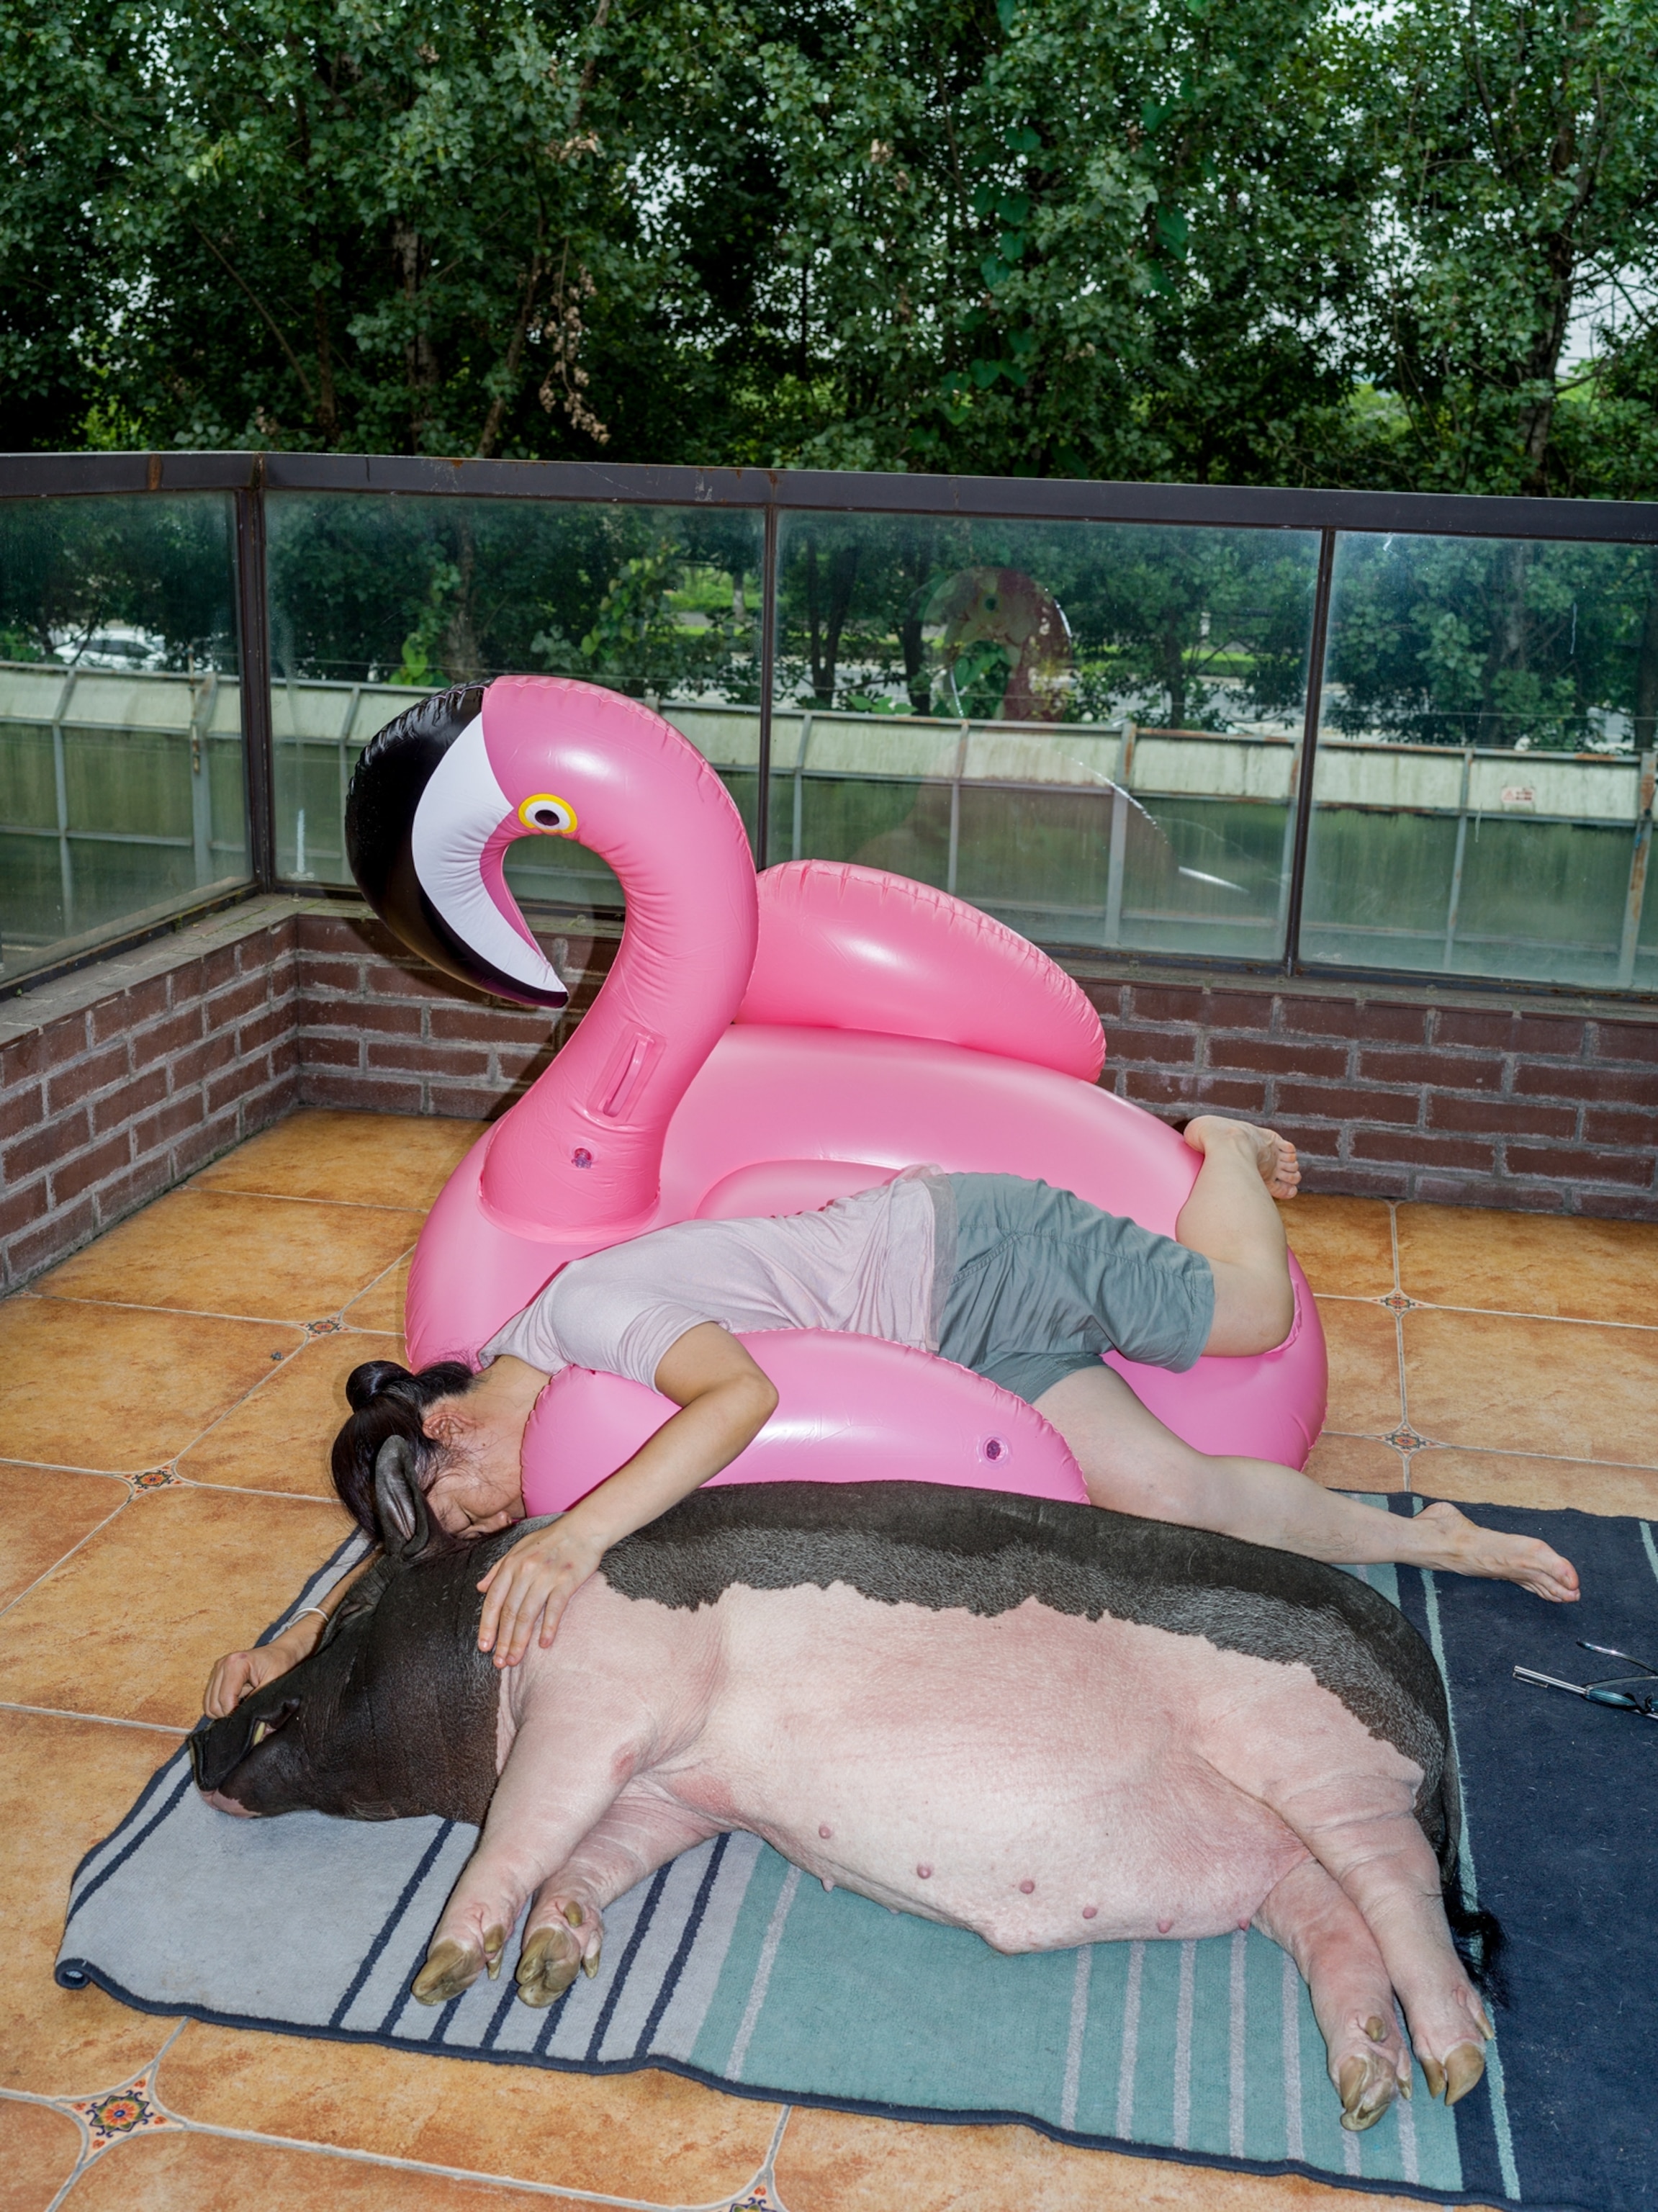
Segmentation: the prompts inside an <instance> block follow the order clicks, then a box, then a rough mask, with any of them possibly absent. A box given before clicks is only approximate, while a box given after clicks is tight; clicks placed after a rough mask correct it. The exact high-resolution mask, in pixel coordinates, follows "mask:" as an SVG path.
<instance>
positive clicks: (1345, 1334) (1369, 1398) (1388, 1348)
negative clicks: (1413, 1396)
mask: <svg viewBox="0 0 1658 2212" xmlns="http://www.w3.org/2000/svg"><path fill="white" fill-rule="evenodd" d="M1318 1317H1319V1319H1320V1320H1321V1322H1323V1324H1324V1340H1325V1342H1326V1344H1327V1346H1328V1347H1329V1354H1330V1404H1329V1409H1328V1411H1327V1413H1326V1414H1325V1417H1324V1418H1325V1420H1326V1423H1327V1425H1328V1426H1329V1427H1331V1428H1333V1429H1336V1430H1339V1431H1340V1432H1341V1433H1342V1434H1343V1435H1344V1436H1367V1437H1385V1436H1386V1435H1387V1434H1388V1431H1389V1430H1390V1429H1396V1428H1397V1427H1398V1426H1399V1423H1400V1410H1401V1406H1402V1401H1401V1399H1400V1387H1399V1338H1398V1334H1397V1330H1396V1327H1395V1324H1394V1316H1392V1314H1391V1313H1389V1312H1388V1309H1387V1307H1386V1306H1378V1305H1371V1304H1360V1303H1359V1302H1358V1301H1357V1300H1350V1299H1345V1298H1321V1299H1320V1300H1319V1302H1318Z"/></svg>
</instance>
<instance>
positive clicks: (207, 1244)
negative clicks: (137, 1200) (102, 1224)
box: [34, 1190, 421, 1322]
mask: <svg viewBox="0 0 1658 2212" xmlns="http://www.w3.org/2000/svg"><path fill="white" fill-rule="evenodd" d="M420 1225H421V1217H420V1215H418V1214H416V1213H409V1212H392V1211H391V1210H389V1209H386V1208H380V1207H375V1206H322V1205H314V1204H313V1203H312V1202H311V1201H310V1200H302V1199H284V1198H255V1197H252V1196H248V1195H245V1194H243V1193H241V1192H240V1191H213V1190H175V1191H173V1193H171V1194H170V1195H169V1196H167V1197H166V1198H158V1199H157V1200H156V1201H155V1205H154V1206H146V1207H145V1208H144V1211H143V1212H142V1213H139V1214H136V1215H135V1216H134V1217H133V1218H132V1219H131V1221H124V1222H122V1223H121V1225H120V1226H119V1227H118V1228H117V1229H112V1230H111V1231H109V1234H108V1235H107V1236H106V1237H100V1238H99V1239H98V1242H97V1243H95V1244H93V1245H89V1246H88V1249H86V1250H85V1251H84V1252H79V1253H77V1254H76V1256H75V1258H74V1259H72V1260H66V1261H64V1264H63V1266H62V1267H54V1268H53V1269H52V1273H50V1274H48V1275H43V1276H42V1277H41V1279H40V1280H39V1282H38V1283H37V1284H36V1285H34V1288H35V1290H36V1291H37V1292H38V1293H39V1296H40V1297H47V1298H59V1299H68V1298H107V1299H112V1300H115V1301H118V1302H119V1303H120V1304H125V1305H137V1306H161V1307H166V1308H170V1309H172V1310H175V1311H176V1310H189V1311H191V1312H192V1313H207V1314H240V1315H246V1316H250V1317H254V1318H258V1319H264V1320H269V1321H288V1322H306V1321H315V1320H318V1319H320V1318H321V1317H322V1316H325V1315H328V1314H334V1313H337V1312H338V1311H339V1310H340V1308H341V1307H342V1306H343V1304H345V1302H346V1300H347V1299H348V1298H349V1297H355V1295H356V1293H357V1292H358V1291H361V1289H363V1288H364V1287H365V1285H367V1284H369V1283H371V1282H373V1280H374V1278H375V1276H376V1275H379V1274H380V1273H383V1272H384V1270H385V1269H386V1268H387V1267H390V1266H391V1264H392V1261H394V1260H395V1259H397V1258H398V1255H399V1254H400V1253H402V1252H404V1251H406V1250H407V1249H408V1248H409V1246H410V1245H411V1244H412V1243H414V1241H415V1237H416V1234H417V1233H418V1231H419V1229H420Z"/></svg>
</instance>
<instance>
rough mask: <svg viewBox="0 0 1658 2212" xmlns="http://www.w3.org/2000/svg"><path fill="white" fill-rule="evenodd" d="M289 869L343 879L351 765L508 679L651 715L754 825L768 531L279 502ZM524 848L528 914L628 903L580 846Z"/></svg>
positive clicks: (645, 511)
mask: <svg viewBox="0 0 1658 2212" xmlns="http://www.w3.org/2000/svg"><path fill="white" fill-rule="evenodd" d="M267 513H268V518H269V521H268V531H269V545H270V552H269V562H270V632H271V667H272V696H271V708H272V720H273V726H274V730H275V738H276V866H277V872H278V873H279V874H280V875H282V876H283V877H286V878H289V879H291V880H296V881H299V882H301V883H327V884H343V883H348V882H349V879H350V872H349V868H348V867H347V866H346V862H345V854H344V837H343V819H344V806H345V792H346V787H347V785H348V784H349V781H350V775H351V769H352V767H353V765H354V764H355V761H356V758H357V756H358V754H359V753H360V752H361V750H362V748H363V746H364V745H366V744H367V742H368V740H369V738H372V737H373V736H374V732H375V731H376V730H379V729H380V728H382V727H383V726H385V724H386V722H388V721H390V720H392V716H393V715H394V714H400V713H401V712H402V711H403V709H404V708H405V707H406V706H408V705H410V703H411V702H413V701H414V700H415V699H416V698H418V697H420V696H422V693H424V692H426V691H429V690H437V689H440V688H441V687H443V686H445V685H447V684H470V683H475V682H487V681H488V680H489V678H491V677H494V676H499V675H502V674H507V673H513V674H523V675H534V674H549V675H558V676H575V677H580V678H583V679H584V680H585V681H586V682H588V683H592V684H606V685H608V686H610V687H611V688H612V689H614V690H618V691H624V692H626V693H627V694H628V695H629V696H630V697H632V698H636V699H643V700H646V701H647V702H648V703H649V704H650V705H652V706H653V707H655V708H659V710H660V711H661V712H662V713H663V714H665V715H666V716H667V718H668V720H670V721H671V722H673V723H675V724H676V725H677V726H678V727H679V728H680V729H682V730H683V732H684V733H685V734H686V736H687V737H689V738H690V740H691V742H692V743H693V744H695V745H697V746H698V747H699V748H700V749H701V750H702V752H703V753H704V754H705V755H706V756H707V757H708V759H709V760H710V761H712V762H713V763H714V766H715V767H716V768H718V769H719V770H720V775H722V777H723V778H724V780H725V782H726V787H727V788H728V789H729V790H730V791H731V793H732V797H733V799H736V801H737V803H738V807H739V808H740V809H741V811H742V812H743V814H744V819H745V820H746V821H748V822H749V823H750V825H752V820H753V814H754V803H755V790H756V763H757V761H758V758H759V738H760V731H759V721H760V716H759V696H760V673H759V671H760V653H759V635H758V626H759V607H760V599H761V588H760V564H761V558H762V543H763V527H764V526H763V523H762V519H761V517H760V516H759V515H758V514H757V513H752V512H749V511H745V510H741V509H730V508H726V509H720V510H709V509H703V508H682V507H620V506H609V505H598V504H595V505H592V506H578V505H575V504H573V503H570V502H566V501H558V502H554V501H530V500H471V499H466V500H461V499H435V498H434V499H422V498H403V497H400V496H392V497H378V498H375V497H366V496H360V495H349V494H348V495H333V496H330V495H313V494H299V493H273V494H271V495H270V499H269V501H268V506H267ZM551 844H552V841H551V840H549V839H545V838H526V839H524V840H521V841H520V842H519V843H517V844H515V845H513V847H512V848H511V850H510V852H509V853H508V855H507V880H508V882H509V883H510V884H512V886H513V890H514V891H515V892H516V894H517V895H518V896H519V897H520V898H523V899H526V900H530V901H531V902H543V901H544V902H556V903H559V904H561V905H574V906H577V907H585V908H592V907H595V906H597V907H616V906H619V905H620V904H621V903H622V891H621V886H620V885H619V884H617V882H616V878H615V877H614V876H613V875H612V874H611V873H610V870H609V869H608V868H607V867H606V866H604V862H603V861H602V860H598V859H597V858H596V857H595V856H594V855H592V854H588V853H586V852H585V851H584V850H583V849H582V848H580V846H576V845H568V844H564V843H562V842H561V843H560V844H559V845H558V847H557V849H556V859H555V856H553V855H552V854H550V850H549V848H550V845H551Z"/></svg>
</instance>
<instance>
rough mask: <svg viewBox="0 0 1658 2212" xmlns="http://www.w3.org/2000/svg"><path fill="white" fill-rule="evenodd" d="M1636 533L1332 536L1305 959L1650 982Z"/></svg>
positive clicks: (1656, 652) (1649, 595) (1643, 581)
mask: <svg viewBox="0 0 1658 2212" xmlns="http://www.w3.org/2000/svg"><path fill="white" fill-rule="evenodd" d="M1655 708H1658V554H1655V551H1654V550H1653V549H1652V548H1651V547H1649V546H1631V545H1586V544H1540V543H1536V542H1533V541H1528V540H1515V539H1509V540H1503V539H1485V538H1405V537H1389V538H1383V537H1360V536H1344V537H1343V538H1341V539H1340V540H1339V544H1338V546H1337V552H1336V562H1335V569H1334V579H1333V591H1332V597H1331V605H1330V624H1329V639H1328V647H1327V657H1326V663H1325V682H1324V694H1323V703H1322V711H1321V730H1320V736H1319V745H1318V753H1317V760H1316V766H1315V774H1314V785H1315V791H1314V799H1315V804H1314V811H1313V819H1312V823H1311V825H1310V834H1309V859H1308V876H1307V891H1306V898H1305V903H1304V911H1303V927H1302V936H1301V950H1302V953H1303V957H1305V958H1307V959H1309V960H1314V961H1332V962H1340V963H1348V964H1352V965H1357V966H1363V967H1370V968H1383V969H1410V970H1416V971H1420V972H1423V973H1439V974H1446V975H1491V976H1503V977H1513V978H1517V979H1521V980H1525V981H1540V982H1559V983H1576V984H1589V985H1598V986H1600V987H1605V988H1612V989H1618V988H1627V987H1631V985H1640V986H1643V987H1647V988H1650V987H1652V984H1653V982H1654V981H1655V980H1658V939H1655V936H1654V933H1653V931H1652V928H1651V926H1650V922H1649V915H1648V912H1647V904H1648V902H1647V901H1646V897H1645V880H1644V879H1645V875H1646V862H1645V854H1646V851H1647V846H1648V841H1649V836H1650V823H1651V811H1652V755H1653V747H1654V742H1655V730H1654V712H1655Z"/></svg>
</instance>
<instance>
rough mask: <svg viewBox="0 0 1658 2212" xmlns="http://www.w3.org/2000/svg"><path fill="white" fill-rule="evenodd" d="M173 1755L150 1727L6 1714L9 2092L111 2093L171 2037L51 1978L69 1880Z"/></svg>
mask: <svg viewBox="0 0 1658 2212" xmlns="http://www.w3.org/2000/svg"><path fill="white" fill-rule="evenodd" d="M178 1747H179V1740H178V1738H177V1737H176V1736H173V1735H161V1734H160V1733H158V1732H152V1731H151V1730H150V1729H124V1728H108V1727H105V1726H101V1725H100V1723H97V1722H95V1721H75V1720H59V1719H55V1718H52V1717H50V1716H47V1715H45V1714H37V1713H8V1712H0V1835H3V1836H4V1837H5V1839H6V1844H5V1849H4V1850H0V1921H3V1924H4V1927H5V1930H6V1961H7V1969H6V1972H5V1974H4V1976H3V1977H0V2081H3V2082H4V2084H5V2086H6V2087H8V2088H12V2089H32V2090H33V2091H34V2092H35V2093H36V2094H37V2095H43V2096H52V2097H62V2096H70V2097H88V2096H93V2095H94V2094H95V2093H97V2092H98V2091H99V2090H100V2089H112V2088H113V2087H115V2085H116V2084H117V2082H118V2081H125V2080H126V2079H127V2077H128V2076H129V2075H133V2074H136V2073H137V2072H138V2071H139V2069H141V2068H142V2067H144V2066H147V2065H148V2064H149V2061H150V2060H151V2059H152V2058H153V2057H155V2054H156V2052H157V2051H159V2050H160V2049H161V2045H162V2044H163V2043H165V2042H166V2040H167V2036H168V2034H169V2033H171V2031H172V2026H173V2023H172V2022H171V2021H166V2020H157V2019H152V2018H151V2016H150V2015H149V2014H148V2013H141V2012H134V2011H133V2010H132V2009H131V2008H130V2007H129V2006H127V2005H120V2004H117V2003H116V2002H115V2000H114V1998H113V1997H107V1996H105V1995H104V1993H103V1991H102V1990H60V1989H59V1988H58V1984H56V1983H55V1982H54V1981H53V1980H52V1962H53V1960H55V1959H56V1958H57V1956H58V1943H59V1942H61V1940H62V1938H63V1933H64V1902H65V1900H66V1899H67V1898H68V1896H69V1884H70V1875H72V1874H73V1873H74V1871H75V1869H76V1866H77V1865H79V1863H80V1862H81V1860H82V1858H83V1857H85V1855H86V1854H87V1852H88V1851H89V1850H91V1848H92V1846H93V1845H94V1844H95V1843H96V1842H97V1841H98V1840H99V1838H100V1837H102V1836H106V1835H107V1834H108V1833H109V1832H110V1830H111V1829H112V1827H113V1826H115V1824H116V1822H117V1821H118V1820H119V1819H120V1818H121V1816H122V1814H124V1813H125V1811H126V1809H127V1808H128V1807H129V1806H130V1805H131V1802H132V1801H133V1799H134V1798H135V1797H136V1796H137V1795H138V1792H139V1791H140V1790H142V1789H143V1786H144V1784H145V1783H146V1782H148V1781H149V1778H150V1776H151V1775H152V1774H153V1773H154V1772H155V1769H156V1768H157V1767H158V1766H160V1765H161V1764H162V1762H163V1761H164V1760H166V1759H170V1758H171V1757H172V1756H173V1753H174V1752H175V1751H176V1750H177V1749H178ZM5 2109H6V2112H8V2113H9V2112H10V2111H11V2110H12V2109H13V2108H12V2107H10V2106H8V2107H6V2108H5ZM3 2127H4V2123H3V2121H0V2131H3Z"/></svg>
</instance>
